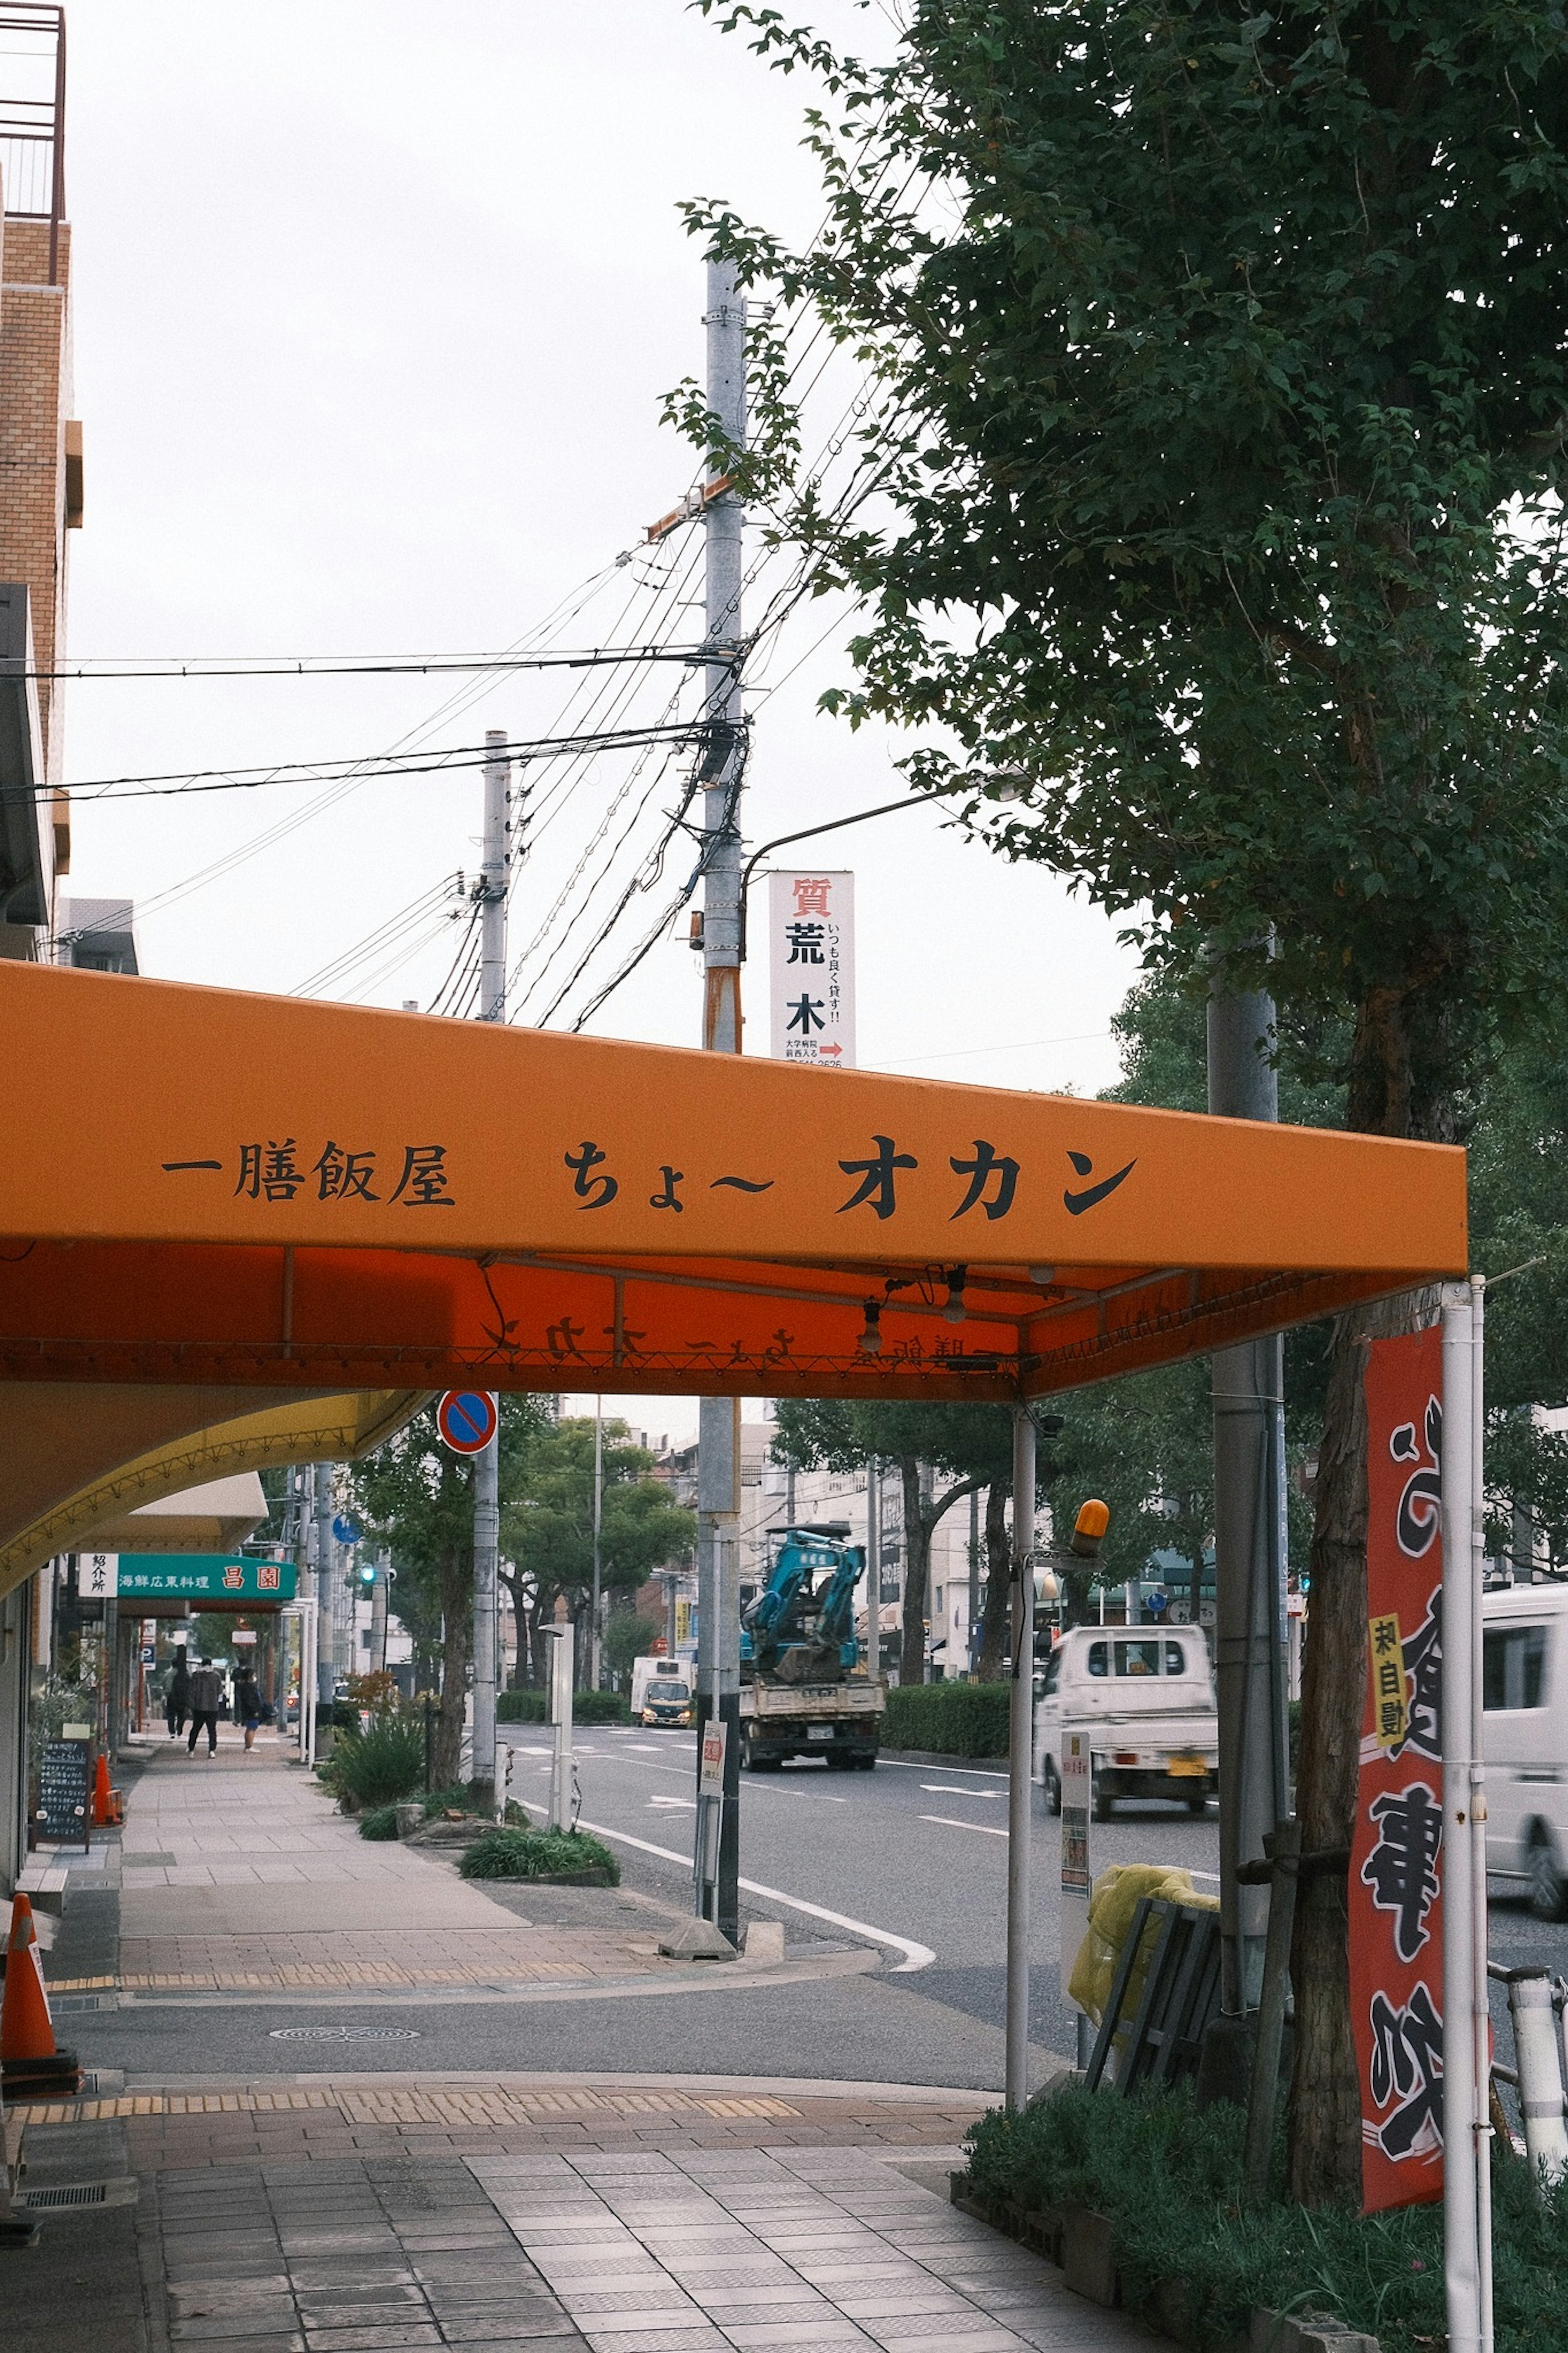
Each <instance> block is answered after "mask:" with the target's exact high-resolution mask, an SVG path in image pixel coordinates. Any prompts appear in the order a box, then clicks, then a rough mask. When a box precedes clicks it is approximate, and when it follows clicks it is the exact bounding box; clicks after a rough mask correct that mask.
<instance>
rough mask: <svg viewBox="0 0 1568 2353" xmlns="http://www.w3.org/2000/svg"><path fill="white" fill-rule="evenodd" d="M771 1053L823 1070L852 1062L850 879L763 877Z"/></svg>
mask: <svg viewBox="0 0 1568 2353" xmlns="http://www.w3.org/2000/svg"><path fill="white" fill-rule="evenodd" d="M768 983H769V991H770V995H771V997H772V1003H773V1056H774V1059H775V1060H778V1061H781V1062H815V1063H816V1065H817V1067H818V1068H819V1069H821V1070H824V1071H852V1070H853V1069H854V1067H855V877H854V876H853V874H841V873H827V874H825V873H824V872H823V871H822V870H821V869H820V867H818V868H816V869H815V870H813V871H809V872H807V871H801V872H799V873H791V874H770V875H769V877H768Z"/></svg>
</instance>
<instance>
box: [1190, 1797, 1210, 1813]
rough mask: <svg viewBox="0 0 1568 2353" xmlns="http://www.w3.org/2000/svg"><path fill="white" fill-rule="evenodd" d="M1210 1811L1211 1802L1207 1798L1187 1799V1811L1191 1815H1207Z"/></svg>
mask: <svg viewBox="0 0 1568 2353" xmlns="http://www.w3.org/2000/svg"><path fill="white" fill-rule="evenodd" d="M1208 1810H1209V1801H1208V1799H1206V1798H1189V1799H1187V1811H1188V1813H1189V1814H1206V1813H1207V1811H1208Z"/></svg>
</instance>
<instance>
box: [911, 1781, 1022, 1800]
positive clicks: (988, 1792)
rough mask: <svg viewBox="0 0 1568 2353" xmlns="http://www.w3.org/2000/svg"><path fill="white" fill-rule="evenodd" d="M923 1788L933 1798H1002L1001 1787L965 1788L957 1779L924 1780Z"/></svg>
mask: <svg viewBox="0 0 1568 2353" xmlns="http://www.w3.org/2000/svg"><path fill="white" fill-rule="evenodd" d="M921 1788H922V1789H924V1790H925V1791H926V1792H927V1794H928V1795H929V1796H931V1797H933V1798H1000V1797H1001V1795H1002V1791H1001V1790H1000V1789H965V1788H963V1787H962V1785H961V1784H960V1783H959V1782H957V1781H922V1782H921Z"/></svg>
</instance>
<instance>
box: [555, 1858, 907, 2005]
mask: <svg viewBox="0 0 1568 2353" xmlns="http://www.w3.org/2000/svg"><path fill="white" fill-rule="evenodd" d="M578 1827H579V1829H581V1830H585V1831H593V1832H594V1834H595V1837H596V1838H606V1839H616V1840H618V1841H620V1843H621V1845H622V1846H635V1847H636V1848H637V1850H638V1851H639V1852H641V1853H643V1854H657V1855H658V1856H659V1858H660V1859H661V1861H663V1862H679V1864H680V1866H681V1868H682V1869H683V1870H686V1871H689V1870H690V1868H691V1857H690V1856H689V1854H675V1853H673V1852H671V1851H670V1849H669V1848H668V1847H667V1846H654V1845H652V1844H651V1843H650V1842H649V1841H648V1840H647V1839H640V1838H633V1836H632V1834H631V1832H630V1831H613V1830H610V1829H609V1828H608V1827H607V1826H606V1825H605V1823H604V1822H590V1821H583V1822H580V1823H579V1824H578ZM740 1884H741V1885H742V1887H743V1888H744V1889H745V1891H746V1893H747V1894H748V1895H761V1896H763V1897H765V1899H766V1900H767V1902H768V1903H770V1904H787V1905H788V1906H789V1908H790V1910H791V1911H792V1912H805V1913H808V1914H809V1915H810V1916H811V1918H812V1919H814V1920H826V1923H827V1925H828V1926H829V1927H830V1928H847V1929H848V1931H849V1933H850V1935H851V1936H868V1937H869V1938H870V1940H871V1942H872V1944H874V1945H886V1946H888V1947H889V1948H890V1950H892V1951H893V1952H895V1953H902V1955H903V1956H904V1957H903V1959H902V1960H901V1961H895V1962H894V1964H893V1967H892V1968H890V1969H889V1971H888V1975H889V1977H890V1978H901V1977H907V1976H909V1975H910V1973H911V1972H912V1971H913V1970H915V1969H929V1968H930V1967H931V1963H932V1962H933V1961H934V1960H935V1958H936V1955H935V1954H934V1953H933V1952H932V1950H931V1947H930V1946H929V1945H917V1944H916V1943H915V1941H914V1939H913V1937H912V1936H894V1934H893V1932H892V1930H891V1929H890V1928H873V1927H871V1926H869V1924H868V1922H866V1921H864V1920H851V1919H848V1918H847V1916H846V1915H845V1914H844V1913H842V1912H829V1911H828V1910H827V1909H826V1905H821V1904H808V1903H807V1902H806V1900H805V1897H804V1896H803V1895H786V1894H784V1891H783V1890H782V1888H777V1887H764V1886H763V1883H762V1881H761V1880H760V1879H742V1881H741V1882H740Z"/></svg>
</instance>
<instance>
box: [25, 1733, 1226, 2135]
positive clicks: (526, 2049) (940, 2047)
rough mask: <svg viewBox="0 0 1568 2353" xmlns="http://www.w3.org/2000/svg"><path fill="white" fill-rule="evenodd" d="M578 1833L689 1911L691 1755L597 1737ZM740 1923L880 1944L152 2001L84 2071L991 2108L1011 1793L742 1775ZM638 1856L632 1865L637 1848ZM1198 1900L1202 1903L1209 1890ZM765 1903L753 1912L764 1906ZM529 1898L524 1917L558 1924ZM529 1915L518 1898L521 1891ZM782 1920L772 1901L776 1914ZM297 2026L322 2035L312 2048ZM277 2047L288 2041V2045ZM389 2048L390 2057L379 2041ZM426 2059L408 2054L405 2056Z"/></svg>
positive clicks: (523, 1775) (545, 1751) (113, 2021)
mask: <svg viewBox="0 0 1568 2353" xmlns="http://www.w3.org/2000/svg"><path fill="white" fill-rule="evenodd" d="M577 1753H578V1762H579V1774H580V1781H581V1787H582V1794H583V1821H584V1825H585V1826H586V1825H594V1826H596V1827H598V1828H600V1829H602V1830H604V1831H610V1832H613V1833H615V1834H616V1836H615V1838H614V1839H613V1841H612V1843H613V1844H614V1845H615V1850H616V1855H617V1857H618V1859H619V1861H620V1863H621V1866H622V1872H623V1875H624V1877H625V1879H626V1882H627V1883H628V1884H629V1885H631V1886H632V1887H635V1888H639V1889H642V1890H644V1891H645V1892H647V1893H648V1894H656V1895H658V1896H661V1897H663V1898H664V1899H665V1900H666V1901H668V1902H669V1903H670V1904H671V1905H677V1906H679V1907H681V1908H684V1907H685V1906H686V1905H687V1904H688V1903H689V1900H690V1862H689V1855H690V1851H691V1838H692V1831H693V1827H694V1820H695V1799H694V1796H693V1785H694V1780H695V1773H696V1757H695V1736H693V1735H692V1734H689V1733H650V1732H638V1731H621V1730H618V1729H608V1728H607V1729H603V1730H595V1732H594V1733H593V1734H592V1735H590V1736H586V1737H585V1738H584V1740H583V1741H582V1742H581V1743H580V1744H579V1747H578V1752H577ZM549 1758H550V1751H549V1747H548V1745H547V1742H546V1740H545V1739H544V1738H543V1737H536V1738H533V1739H531V1740H529V1741H528V1742H527V1744H526V1746H525V1745H524V1743H523V1741H522V1740H521V1738H520V1740H519V1743H518V1756H517V1760H516V1769H515V1774H514V1780H513V1793H514V1795H516V1796H517V1797H519V1798H520V1799H521V1801H522V1802H523V1804H524V1805H526V1806H527V1807H528V1808H529V1810H530V1812H531V1813H535V1814H537V1813H538V1812H541V1811H542V1808H543V1803H544V1800H545V1797H546V1795H547V1792H548V1787H549ZM1036 1807H1037V1811H1036V1817H1035V1827H1034V1853H1035V1886H1036V1903H1035V1907H1034V1935H1033V1938H1032V1943H1033V1949H1034V1954H1035V1963H1034V1966H1033V1968H1031V1972H1030V1976H1031V1998H1032V2004H1033V2032H1034V2039H1035V2041H1036V2042H1037V2044H1038V2045H1039V2046H1041V2049H1042V2051H1047V2050H1054V2051H1058V2052H1063V2053H1067V2054H1069V2055H1070V2053H1071V2052H1072V2050H1073V2047H1074V2029H1073V2022H1072V2017H1071V2013H1070V2012H1069V2011H1068V2010H1067V2008H1066V2006H1065V2005H1064V2003H1063V2002H1062V2000H1061V1995H1060V1990H1059V1974H1058V1972H1059V1964H1058V1918H1059V1912H1058V1876H1059V1863H1060V1830H1059V1825H1058V1822H1057V1821H1056V1820H1053V1819H1051V1818H1050V1817H1049V1816H1047V1814H1046V1813H1045V1812H1044V1810H1043V1808H1041V1807H1040V1805H1039V1799H1038V1793H1036ZM741 1818H742V1832H741V1838H742V1858H741V1867H742V1877H743V1879H744V1880H746V1881H750V1882H752V1883H753V1889H752V1890H751V1891H748V1892H747V1893H746V1894H745V1895H744V1896H743V1898H742V1908H743V1914H744V1915H745V1916H747V1917H758V1916H761V1917H769V1918H774V1919H779V1920H782V1921H783V1922H784V1924H785V1933H786V1935H787V1936H788V1938H789V1941H790V1943H791V1945H792V1946H802V1945H804V1946H805V1947H812V1946H816V1947H818V1948H820V1947H825V1946H826V1947H843V1946H845V1945H853V1944H863V1943H870V1944H871V1945H873V1946H874V1947H876V1948H877V1950H878V1951H879V1954H880V1956H881V1966H880V1967H879V1968H878V1969H877V1971H876V1972H875V1973H874V1974H870V1975H864V1976H849V1977H842V1978H822V1979H818V1980H815V1981H811V1982H807V1983H804V1984H800V1985H794V1986H784V1987H774V1988H758V1989H755V1990H754V1991H742V1990H739V1989H737V1990H735V1991H730V1990H729V1989H727V1987H726V1986H725V1985H724V1983H723V1982H722V1979H723V1972H722V1971H721V1970H716V1971H715V1973H714V1982H713V1986H712V1989H711V1990H706V1989H704V1990H702V1991H700V1992H695V1993H689V1994H676V1995H665V1996H658V1995H637V1996H636V1997H618V1998H605V1999H604V2000H589V2001H582V2000H574V2001H570V2002H561V2003H554V2002H529V2003H528V2004H526V2005H521V2004H516V2003H506V2002H486V2001H482V2000H481V2001H475V2000H464V2001H456V2000H454V2001H445V2002H438V2003H437V2002H432V2003H428V2004H420V2005H417V2006H414V2007H411V2006H409V2005H408V2004H406V2003H399V2004H397V2005H395V2006H394V2005H391V2004H387V2005H382V2006H377V2005H374V2004H366V2005H364V2006H363V2009H362V2008H355V2009H347V2008H343V2007H340V2006H337V2005H333V2006H332V2007H331V2008H330V2009H329V2008H326V2007H323V2008H322V2010H321V2011H320V2013H316V2012H313V2011H312V2010H309V2009H307V2008H302V2007H300V2006H297V2005H289V2006H288V2007H287V2008H285V2007H283V2006H281V2005H279V2006H276V2007H273V2008H268V2007H265V2006H262V2005H257V2004H243V2005H242V2004H234V2005H229V2004H210V2005H197V2004H194V2003H193V2004H185V2003H168V2004H164V2003H159V2004H156V2005H154V2004H152V2003H148V2004H145V2005H142V2006H138V2007H135V2008H131V2009H127V2010H119V2011H104V2012H99V2013H96V2014H93V2015H91V2016H90V2017H89V2016H82V2017H80V2018H79V2019H76V2018H73V2019H72V2021H71V2031H72V2034H73V2037H74V2039H75V2040H76V2042H77V2043H78V2045H79V2048H80V2049H81V2052H82V2054H83V2056H84V2058H87V2059H89V2061H90V2062H91V2063H95V2064H99V2065H102V2066H110V2067H123V2068H126V2069H127V2070H128V2071H130V2072H131V2073H134V2074H138V2075H145V2076H149V2077H156V2078H160V2079H163V2078H166V2077H167V2076H168V2075H170V2074H171V2073H209V2072H210V2073H258V2074H259V2073H310V2072H312V2071H316V2070H321V2071H328V2070H333V2071H342V2070H343V2069H345V2068H348V2067H352V2068H353V2069H355V2070H364V2071H367V2072H368V2071H370V2070H372V2069H377V2068H385V2069H394V2070H395V2069H403V2068H408V2067H421V2068H425V2067H432V2068H448V2067H449V2068H454V2069H459V2068H460V2069H469V2068H479V2069H484V2068H491V2067H493V2068H496V2069H520V2068H533V2067H537V2068H541V2069H566V2070H572V2069H577V2068H585V2067H608V2068H616V2069H631V2070H637V2069H658V2070H661V2071H662V2070H668V2071H670V2072H674V2073H684V2072H688V2071H691V2072H699V2073H737V2074H763V2075H795V2076H800V2075H808V2076H825V2077H837V2078H840V2079H844V2080H851V2081H867V2082H892V2083H911V2082H912V2083H929V2084H957V2085H965V2086H978V2087H981V2088H986V2089H999V2088H1000V2085H1001V2081H1002V2065H1003V2040H1002V2026H1003V2015H1004V1989H1005V1967H1004V1962H1005V1938H1006V1877H1007V1841H1006V1837H1005V1827H1006V1781H1005V1777H1004V1776H1003V1775H1001V1774H1000V1773H996V1772H990V1771H978V1770H973V1769H971V1768H968V1767H956V1766H947V1765H942V1766H930V1765H916V1766H910V1765H900V1764H894V1763H890V1762H889V1761H887V1760H886V1759H884V1760H883V1762H882V1763H881V1764H879V1767H878V1769H877V1771H876V1772H875V1773H869V1774H868V1773H846V1774H837V1773H834V1774H830V1773H828V1772H827V1771H826V1768H825V1767H822V1766H820V1765H815V1764H804V1763H803V1764H800V1765H797V1766H787V1767H785V1768H784V1771H783V1772H782V1773H775V1774H766V1775H763V1774H754V1775H753V1774H744V1775H742V1799H741ZM632 1841H636V1843H632ZM1090 1862H1091V1865H1092V1867H1093V1869H1095V1870H1096V1871H1098V1870H1100V1869H1102V1868H1103V1867H1104V1865H1105V1864H1106V1863H1108V1862H1178V1863H1182V1864H1184V1865H1186V1866H1187V1867H1188V1868H1190V1869H1192V1870H1193V1871H1194V1872H1195V1873H1207V1874H1211V1878H1210V1881H1209V1883H1210V1884H1212V1883H1213V1880H1212V1874H1213V1873H1215V1870H1216V1868H1217V1835H1216V1829H1215V1820H1214V1818H1213V1816H1212V1814H1211V1816H1210V1817H1209V1818H1208V1819H1207V1820H1202V1821H1199V1820H1194V1819H1193V1817H1192V1816H1190V1815H1189V1814H1188V1813H1187V1812H1186V1811H1185V1810H1184V1809H1178V1808H1175V1807H1172V1806H1165V1805H1158V1804H1150V1805H1146V1806H1136V1807H1129V1808H1127V1809H1125V1810H1123V1813H1122V1816H1121V1818H1120V1819H1118V1820H1116V1821H1114V1822H1111V1823H1109V1824H1099V1823H1097V1824H1095V1825H1093V1826H1092V1830H1091V1848H1090ZM1200 1883H1202V1882H1200ZM758 1890H765V1891H767V1892H766V1893H762V1892H756V1891H758ZM541 1894H542V1891H530V1892H529V1894H528V1896H527V1898H526V1901H527V1906H528V1914H529V1916H530V1917H532V1918H535V1919H541V1918H546V1917H548V1916H549V1915H548V1912H547V1910H546V1909H545V1907H544V1905H542V1902H541V1900H540V1898H541ZM519 1895H520V1899H521V1890H520V1891H519ZM786 1897H787V1898H789V1899H790V1900H789V1901H788V1902H785V1901H784V1900H783V1899H784V1898H786ZM302 2027H309V2028H315V2029H318V2030H320V2031H319V2033H318V2034H312V2035H311V2036H310V2037H309V2038H307V2037H305V2036H302V2035H300V2032H299V2030H300V2028H302ZM283 2030H287V2038H286V2039H285V2037H284V2033H283ZM382 2037H385V2038H386V2039H381V2038H382ZM413 2037H416V2038H417V2039H411V2038H413Z"/></svg>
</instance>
